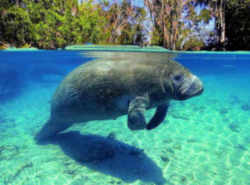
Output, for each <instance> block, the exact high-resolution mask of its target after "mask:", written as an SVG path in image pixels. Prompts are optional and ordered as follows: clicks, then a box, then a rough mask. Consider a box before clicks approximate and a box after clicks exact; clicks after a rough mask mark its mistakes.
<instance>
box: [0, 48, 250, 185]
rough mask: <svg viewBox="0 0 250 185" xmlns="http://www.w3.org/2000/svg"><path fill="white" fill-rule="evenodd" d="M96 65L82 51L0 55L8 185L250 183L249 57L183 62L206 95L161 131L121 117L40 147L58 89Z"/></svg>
mask: <svg viewBox="0 0 250 185" xmlns="http://www.w3.org/2000/svg"><path fill="white" fill-rule="evenodd" d="M89 60H91V58H87V57H84V55H83V54H82V52H80V51H67V52H65V51H41V52H40V51H38V52H0V185H2V184H3V185H19V184H23V185H39V184H41V185H47V184H49V185H50V184H51V185H54V184H55V185H66V184H67V185H99V184H100V185H113V184H114V185H125V184H126V185H153V184H155V185H165V184H166V185H168V184H170V185H186V184H189V185H224V184H225V185H250V181H249V179H250V176H249V174H250V132H249V130H250V94H249V92H250V84H249V81H250V80H249V79H250V54H180V55H179V56H177V57H176V60H177V61H179V62H180V63H182V64H183V65H185V66H186V67H188V68H189V69H190V70H191V71H192V72H193V73H195V74H196V75H198V76H199V77H200V79H201V80H202V81H203V83H204V88H205V90H204V92H203V94H202V95H201V96H198V97H194V98H192V99H189V100H186V101H182V102H177V101H172V102H171V106H170V108H169V112H168V116H167V118H166V119H165V121H164V123H162V124H161V125H160V126H159V127H157V128H156V129H154V130H151V131H136V132H135V131H131V130H129V129H128V128H127V124H126V121H127V118H126V116H122V117H120V118H119V119H116V120H105V121H93V124H86V125H81V124H78V125H74V126H73V127H71V128H70V129H68V130H67V132H65V133H63V134H60V139H59V140H58V142H55V143H49V144H44V145H38V144H36V142H35V141H34V136H35V134H36V133H37V132H38V130H39V129H40V128H41V127H42V125H43V124H44V123H45V122H46V120H47V119H48V118H49V113H50V99H51V97H52V95H53V93H54V91H55V89H56V87H57V85H58V84H59V83H60V81H61V80H62V79H63V78H64V77H65V76H66V74H67V73H69V72H70V71H72V70H73V69H74V68H76V67H77V66H79V65H80V64H82V63H84V62H87V61H89ZM153 114H154V110H150V111H148V112H147V114H146V117H147V119H149V118H151V117H152V115H153Z"/></svg>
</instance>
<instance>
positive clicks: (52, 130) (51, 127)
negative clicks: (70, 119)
mask: <svg viewBox="0 0 250 185" xmlns="http://www.w3.org/2000/svg"><path fill="white" fill-rule="evenodd" d="M71 125H72V124H69V123H61V122H60V123H59V122H56V121H53V120H48V121H47V122H46V123H45V125H44V126H43V127H42V129H41V130H40V131H39V132H38V133H37V134H36V136H35V140H36V142H38V143H40V142H43V141H45V140H48V139H50V138H51V137H53V136H55V135H56V134H57V133H58V132H60V131H63V130H65V129H66V128H68V127H69V126H71Z"/></svg>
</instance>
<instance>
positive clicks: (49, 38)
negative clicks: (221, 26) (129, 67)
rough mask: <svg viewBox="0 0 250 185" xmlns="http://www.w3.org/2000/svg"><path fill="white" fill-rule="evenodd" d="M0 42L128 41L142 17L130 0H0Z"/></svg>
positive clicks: (41, 45)
mask: <svg viewBox="0 0 250 185" xmlns="http://www.w3.org/2000/svg"><path fill="white" fill-rule="evenodd" d="M0 15H1V17H0V42H1V43H11V45H13V46H17V47H22V46H24V45H27V44H28V45H31V46H35V47H38V48H52V49H53V48H60V47H65V46H66V45H70V44H83V43H86V42H90V43H96V44H100V43H101V44H102V43H113V44H123V43H124V44H132V43H133V42H134V41H133V39H134V35H136V31H137V30H138V28H140V27H142V20H143V17H144V16H145V12H144V10H143V8H138V7H132V6H131V3H130V1H128V0H123V1H122V3H114V4H112V5H111V6H110V5H109V4H107V3H103V4H96V3H93V1H92V0H88V1H83V2H82V3H79V2H78V0H12V1H10V0H1V2H0Z"/></svg>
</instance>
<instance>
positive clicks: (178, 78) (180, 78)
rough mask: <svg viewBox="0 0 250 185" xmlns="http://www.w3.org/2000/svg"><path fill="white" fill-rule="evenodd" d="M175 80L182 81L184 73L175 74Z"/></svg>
mask: <svg viewBox="0 0 250 185" xmlns="http://www.w3.org/2000/svg"><path fill="white" fill-rule="evenodd" d="M174 80H175V81H180V80H182V75H180V74H178V75H175V76H174Z"/></svg>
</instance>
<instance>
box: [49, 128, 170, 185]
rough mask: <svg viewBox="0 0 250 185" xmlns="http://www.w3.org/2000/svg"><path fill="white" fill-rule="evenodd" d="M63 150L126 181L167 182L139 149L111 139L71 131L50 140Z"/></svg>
mask: <svg viewBox="0 0 250 185" xmlns="http://www.w3.org/2000/svg"><path fill="white" fill-rule="evenodd" d="M52 143H53V144H58V145H59V146H60V147H61V149H62V150H63V152H64V153H65V154H66V155H68V156H69V157H71V158H73V159H74V160H76V161H78V162H80V163H81V164H84V165H86V166H88V167H89V168H91V169H94V170H96V171H99V172H101V173H104V174H108V175H111V176H114V177H118V178H120V179H122V180H123V181H125V182H128V183H129V182H133V181H135V180H137V179H140V180H141V181H143V182H153V183H155V184H157V185H162V184H164V183H166V180H165V179H164V177H163V175H162V171H161V169H160V168H159V167H158V166H157V165H156V164H155V163H154V161H153V160H151V159H150V158H149V157H148V156H147V155H146V154H145V153H144V152H143V150H141V149H138V148H136V147H134V146H130V145H127V144H125V143H122V142H120V141H117V140H115V139H112V138H107V137H102V136H97V135H81V134H80V132H76V131H71V132H68V133H63V134H59V135H58V136H56V138H54V139H53V142H52Z"/></svg>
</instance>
